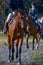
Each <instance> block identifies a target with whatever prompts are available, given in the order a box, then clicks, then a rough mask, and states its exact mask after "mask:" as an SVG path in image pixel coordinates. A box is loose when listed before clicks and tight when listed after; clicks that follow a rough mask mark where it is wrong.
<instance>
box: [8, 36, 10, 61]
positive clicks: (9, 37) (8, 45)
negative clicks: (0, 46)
mask: <svg viewBox="0 0 43 65" xmlns="http://www.w3.org/2000/svg"><path fill="white" fill-rule="evenodd" d="M8 48H9V60H8V62H11V43H10V37H8Z"/></svg>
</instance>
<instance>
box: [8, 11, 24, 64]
mask: <svg viewBox="0 0 43 65" xmlns="http://www.w3.org/2000/svg"><path fill="white" fill-rule="evenodd" d="M21 22H23V20H22V19H21V14H20V12H18V14H17V16H16V17H15V18H14V19H13V20H12V23H10V24H9V25H8V32H7V37H8V46H9V61H12V60H14V41H15V40H16V58H18V56H19V64H21V49H22V43H23V34H24V32H23V29H22V27H23V25H21Z"/></svg>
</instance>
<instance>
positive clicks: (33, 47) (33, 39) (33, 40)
mask: <svg viewBox="0 0 43 65" xmlns="http://www.w3.org/2000/svg"><path fill="white" fill-rule="evenodd" d="M34 40H35V39H34V38H33V46H32V50H34Z"/></svg>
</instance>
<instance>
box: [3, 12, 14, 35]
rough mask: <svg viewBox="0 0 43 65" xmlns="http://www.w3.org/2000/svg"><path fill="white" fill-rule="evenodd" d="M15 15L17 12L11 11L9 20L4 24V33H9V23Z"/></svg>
mask: <svg viewBox="0 0 43 65" xmlns="http://www.w3.org/2000/svg"><path fill="white" fill-rule="evenodd" d="M13 15H15V12H12V13H9V15H8V17H7V20H6V22H5V25H4V31H3V33H4V34H6V33H7V30H8V23H9V22H10V20H11V18H12V17H13Z"/></svg>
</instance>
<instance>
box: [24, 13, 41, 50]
mask: <svg viewBox="0 0 43 65" xmlns="http://www.w3.org/2000/svg"><path fill="white" fill-rule="evenodd" d="M23 19H24V21H25V22H26V24H27V31H28V32H29V34H26V46H27V48H29V45H28V38H29V36H33V46H32V49H33V50H34V40H35V39H36V41H37V45H36V48H38V46H39V40H40V30H38V28H37V26H36V24H35V22H34V21H33V20H32V19H31V17H30V16H29V15H28V14H25V15H24V16H23Z"/></svg>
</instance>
